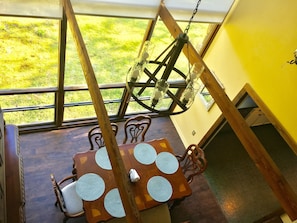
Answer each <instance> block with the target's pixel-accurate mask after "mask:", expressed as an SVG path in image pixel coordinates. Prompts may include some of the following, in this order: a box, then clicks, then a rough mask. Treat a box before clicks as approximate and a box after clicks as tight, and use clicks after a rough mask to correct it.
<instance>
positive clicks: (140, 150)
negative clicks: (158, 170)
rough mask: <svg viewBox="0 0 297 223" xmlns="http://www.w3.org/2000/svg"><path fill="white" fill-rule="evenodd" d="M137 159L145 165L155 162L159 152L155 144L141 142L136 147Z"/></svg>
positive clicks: (135, 155)
mask: <svg viewBox="0 0 297 223" xmlns="http://www.w3.org/2000/svg"><path fill="white" fill-rule="evenodd" d="M133 153H134V157H135V159H136V160H137V161H138V162H140V163H142V164H145V165H149V164H152V163H153V162H155V160H156V157H157V152H156V150H155V148H154V147H153V146H151V145H150V144H147V143H139V144H137V145H136V146H135V147H134V151H133Z"/></svg>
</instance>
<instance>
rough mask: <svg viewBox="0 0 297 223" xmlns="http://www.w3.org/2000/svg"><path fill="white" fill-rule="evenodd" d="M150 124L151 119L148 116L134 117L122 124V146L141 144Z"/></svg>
mask: <svg viewBox="0 0 297 223" xmlns="http://www.w3.org/2000/svg"><path fill="white" fill-rule="evenodd" d="M151 123H152V120H151V117H150V116H148V115H136V116H134V117H131V118H129V119H127V120H126V122H125V124H124V130H125V136H124V140H123V144H126V143H127V142H128V143H135V142H143V141H144V139H145V134H146V133H147V130H148V129H149V127H150V125H151Z"/></svg>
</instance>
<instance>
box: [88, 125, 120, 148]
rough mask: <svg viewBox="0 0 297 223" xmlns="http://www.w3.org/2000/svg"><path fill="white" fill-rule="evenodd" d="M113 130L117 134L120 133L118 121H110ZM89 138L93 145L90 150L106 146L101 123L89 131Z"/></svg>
mask: <svg viewBox="0 0 297 223" xmlns="http://www.w3.org/2000/svg"><path fill="white" fill-rule="evenodd" d="M110 124H111V128H112V131H113V132H114V135H115V136H116V135H117V133H118V128H119V127H118V125H117V124H116V123H110ZM88 138H89V142H90V145H91V148H90V150H93V149H99V148H101V147H103V146H105V142H104V139H103V135H102V131H101V128H100V126H99V125H97V126H95V127H94V128H92V129H91V130H90V131H89V132H88Z"/></svg>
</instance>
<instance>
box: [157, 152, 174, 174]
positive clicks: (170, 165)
mask: <svg viewBox="0 0 297 223" xmlns="http://www.w3.org/2000/svg"><path fill="white" fill-rule="evenodd" d="M156 165H157V167H158V169H159V170H160V171H162V172H163V173H166V174H173V173H175V172H176V171H177V169H178V166H179V163H178V161H177V159H176V157H175V156H174V155H173V154H172V153H169V152H161V153H159V154H158V156H157V158H156Z"/></svg>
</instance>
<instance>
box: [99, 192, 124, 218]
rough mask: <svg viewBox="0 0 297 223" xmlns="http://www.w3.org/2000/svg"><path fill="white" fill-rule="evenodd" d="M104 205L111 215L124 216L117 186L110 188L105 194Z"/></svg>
mask: <svg viewBox="0 0 297 223" xmlns="http://www.w3.org/2000/svg"><path fill="white" fill-rule="evenodd" d="M104 207H105V209H106V211H107V212H108V213H109V214H110V215H111V216H113V217H116V218H122V217H125V216H126V214H125V210H124V207H123V204H122V200H121V196H120V193H119V190H118V188H114V189H112V190H110V191H109V192H108V193H107V194H106V195H105V198H104Z"/></svg>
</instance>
